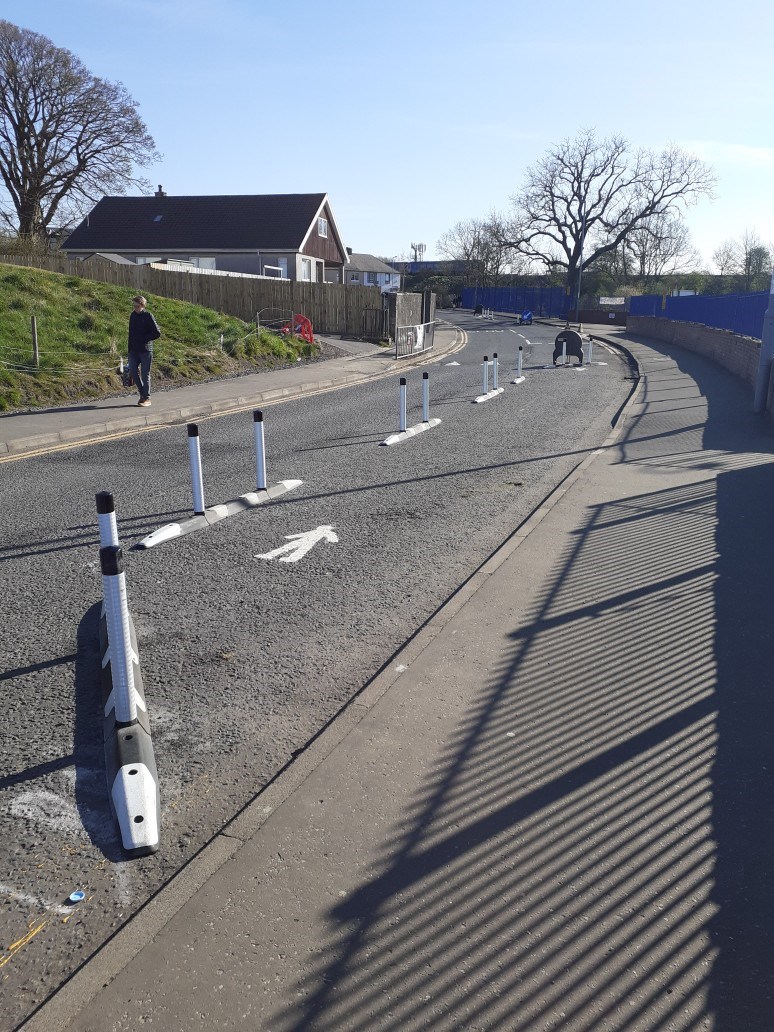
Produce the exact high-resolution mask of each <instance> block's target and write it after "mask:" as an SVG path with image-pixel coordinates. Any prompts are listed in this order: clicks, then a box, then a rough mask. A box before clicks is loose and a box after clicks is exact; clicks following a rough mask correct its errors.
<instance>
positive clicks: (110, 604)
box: [99, 545, 137, 724]
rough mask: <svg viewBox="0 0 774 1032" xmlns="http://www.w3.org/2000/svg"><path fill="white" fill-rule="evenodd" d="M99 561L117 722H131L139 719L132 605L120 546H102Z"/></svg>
mask: <svg viewBox="0 0 774 1032" xmlns="http://www.w3.org/2000/svg"><path fill="white" fill-rule="evenodd" d="M99 562H100V566H101V568H102V590H103V593H104V598H105V619H106V620H107V632H108V645H109V648H110V672H111V674H112V678H113V691H114V693H115V704H116V721H117V722H118V723H119V724H131V723H133V722H134V721H136V720H137V699H136V697H135V693H134V671H133V669H132V642H131V637H130V633H129V605H128V602H127V599H126V577H125V574H124V561H123V556H122V554H121V549H120V548H119V547H118V546H117V545H109V546H108V547H107V548H100V550H99Z"/></svg>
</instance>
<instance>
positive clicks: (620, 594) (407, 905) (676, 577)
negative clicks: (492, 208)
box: [25, 332, 774, 1032]
mask: <svg viewBox="0 0 774 1032" xmlns="http://www.w3.org/2000/svg"><path fill="white" fill-rule="evenodd" d="M606 336H608V337H609V338H610V339H614V338H618V340H619V341H620V342H621V343H625V346H626V347H627V348H628V350H629V351H630V352H631V353H632V354H633V356H634V357H635V359H636V360H637V362H638V363H639V366H640V370H641V380H640V383H639V386H638V389H637V391H636V393H635V394H634V395H633V397H632V398H631V399H630V402H629V404H628V407H627V410H626V411H625V413H624V416H623V419H622V421H620V422H619V424H618V426H617V428H616V429H615V430H614V431H613V433H612V435H611V437H610V438H609V440H608V441H607V442H606V444H605V446H604V447H603V448H601V449H599V450H598V451H597V452H595V453H594V454H592V455H591V456H589V457H587V458H586V459H584V461H583V462H581V464H580V465H579V466H578V467H577V468H576V469H575V471H574V472H573V473H572V474H571V475H570V477H569V478H568V479H567V480H566V481H565V482H564V484H563V485H561V487H560V488H559V489H557V491H555V492H554V494H553V495H552V496H551V497H550V498H549V499H547V500H546V502H545V504H544V505H543V506H541V507H540V508H539V509H538V510H537V511H536V512H535V513H534V514H533V515H532V516H531V517H530V518H529V519H528V520H527V521H526V523H525V524H524V525H523V526H521V527H518V528H516V529H515V531H514V533H513V535H512V537H511V538H510V539H509V540H508V541H507V542H505V543H504V545H503V546H502V547H501V548H500V549H499V550H498V551H497V552H496V553H495V554H494V555H493V556H491V558H490V559H489V560H488V561H487V562H486V563H485V564H484V565H483V566H482V567H481V568H480V569H479V570H478V571H476V573H474V574H473V576H472V577H471V578H470V579H469V580H468V581H467V582H466V583H465V584H464V585H463V586H462V587H461V588H460V589H459V590H458V591H457V592H456V593H455V594H454V595H453V596H452V597H451V598H450V599H449V601H448V603H447V604H446V605H445V606H444V607H443V608H442V609H441V610H440V611H439V612H438V613H437V615H436V616H435V617H434V618H433V619H432V620H431V621H430V622H429V623H428V624H427V625H426V626H425V627H424V628H422V629H421V630H420V631H419V633H418V634H417V635H416V636H415V637H414V638H412V639H411V640H410V641H409V642H408V644H407V645H406V646H405V647H404V649H403V650H402V651H401V653H399V654H398V655H397V656H396V657H394V659H393V661H392V662H391V663H390V665H389V668H387V669H385V670H384V671H383V672H382V673H381V674H380V675H379V676H378V677H377V678H376V679H375V680H374V681H372V682H371V683H370V684H368V685H367V686H366V687H365V689H364V690H363V692H362V693H361V694H360V695H359V696H358V697H357V698H356V699H355V700H353V702H352V703H351V704H350V706H349V707H348V708H347V709H346V710H345V711H344V712H343V713H342V714H341V715H340V716H339V717H338V718H337V719H336V720H335V721H334V722H333V723H332V724H331V725H329V726H328V727H327V728H325V729H324V730H323V732H322V733H321V734H320V735H319V736H318V738H317V739H315V740H314V742H313V743H312V744H311V745H310V747H309V748H308V749H307V750H306V751H305V752H304V753H303V754H301V755H300V756H299V758H298V760H297V761H296V762H295V763H294V764H293V765H292V767H291V768H290V769H289V770H288V771H287V772H286V773H285V774H283V775H282V776H281V777H280V778H278V779H277V780H275V781H274V782H273V783H271V784H270V785H269V786H268V787H267V788H266V789H265V790H264V791H263V792H262V793H261V794H260V795H258V796H257V797H256V798H255V800H254V801H253V802H252V803H251V804H250V805H249V806H248V807H247V808H246V809H245V810H244V811H243V812H242V813H241V814H240V815H238V816H237V817H236V818H235V820H233V821H232V822H231V823H230V824H229V825H227V826H226V827H225V828H224V830H223V831H222V833H221V834H219V835H218V836H217V837H216V838H215V839H214V840H213V841H212V842H211V843H210V844H209V845H208V846H207V847H206V848H205V849H204V850H203V851H202V852H201V853H200V854H199V855H198V856H197V857H195V858H194V860H193V861H192V862H191V863H190V864H189V865H188V867H187V868H186V869H184V870H183V871H182V872H181V873H180V874H179V875H178V876H177V877H176V878H174V879H173V881H172V882H171V883H170V884H169V885H168V886H167V887H166V888H165V889H164V890H163V891H162V892H161V893H159V895H158V896H156V897H155V898H154V899H153V900H151V901H150V903H148V904H147V905H146V906H145V908H144V909H143V910H142V911H141V912H140V913H139V914H138V915H137V916H136V917H135V918H134V919H133V920H132V921H131V922H130V923H129V924H128V925H127V926H126V927H125V928H124V929H122V930H121V931H120V932H119V933H118V934H117V935H116V936H115V937H114V938H113V939H112V940H111V941H110V942H108V943H107V944H106V945H105V946H104V947H103V948H102V949H101V950H100V951H99V953H98V954H96V956H95V957H94V958H92V960H91V961H90V962H89V963H88V964H87V965H85V967H83V968H82V969H81V970H80V971H78V972H77V973H76V974H75V975H74V976H73V978H72V979H71V980H70V981H69V982H68V983H67V984H66V985H65V986H64V987H63V988H62V989H61V990H60V991H59V993H58V994H56V996H55V997H53V998H52V1000H51V1001H49V1003H48V1004H46V1005H44V1006H43V1008H41V1009H40V1010H39V1011H38V1012H37V1014H35V1015H34V1016H33V1017H32V1018H31V1019H30V1020H29V1021H28V1022H27V1024H26V1025H25V1028H26V1029H28V1030H29V1032H40V1030H45V1032H54V1030H64V1029H67V1030H71V1032H75V1030H79V1032H86V1030H93V1032H96V1030H100V1032H102V1030H111V1032H118V1030H129V1029H132V1030H134V1029H137V1028H140V1027H144V1026H145V1025H152V1026H153V1027H155V1028H160V1029H164V1030H165V1032H173V1030H177V1029H181V1030H182V1029H185V1030H186V1032H196V1030H202V1032H203V1030H212V1029H250V1030H267V1032H268V1030H271V1032H289V1030H297V1032H300V1030H312V1029H314V1030H328V1032H334V1030H336V1032H339V1030H347V1029H358V1030H379V1032H387V1030H389V1032H399V1030H400V1032H405V1030H413V1029H416V1030H419V1029H434V1030H441V1029H443V1030H447V1029H448V1030H461V1029H464V1030H483V1029H502V1030H509V1032H512V1030H525V1032H527V1030H529V1032H531V1030H535V1029H541V1030H542V1029H562V1030H584V1032H585V1030H590V1029H593V1030H608V1029H632V1030H633V1029H638V1030H645V1029H647V1030H651V1029H652V1030H663V1029H670V1030H672V1029H679V1030H682V1029H686V1030H687V1029H704V1030H707V1029H713V1030H722V1032H730V1030H732V1029H733V1030H740V1029H744V1030H746V1032H754V1030H761V1032H762V1030H764V1029H767V1030H768V1029H770V1028H771V1027H772V1023H771V1014H772V1013H774V891H772V886H771V881H772V873H773V868H774V863H773V861H772V857H773V856H774V762H772V745H771V741H772V739H771V732H770V729H771V727H772V726H774V694H772V693H771V691H770V671H771V669H772V660H773V659H774V636H773V634H772V628H771V620H770V615H769V614H770V597H771V587H770V581H771V576H772V570H774V536H773V535H772V534H771V532H770V513H771V511H772V503H774V475H772V474H774V469H772V465H773V464H774V439H773V438H772V434H771V429H770V426H769V424H768V423H767V422H765V421H761V420H759V419H758V418H757V417H753V416H752V414H751V412H750V409H751V399H750V398H749V396H748V394H749V392H748V391H747V390H746V389H745V387H744V386H743V385H742V384H741V383H740V382H738V381H736V380H734V379H733V378H731V377H730V376H729V375H728V374H726V373H725V372H723V371H722V370H720V369H718V368H717V367H713V366H712V365H710V364H709V363H707V362H706V361H704V360H702V359H700V358H698V357H697V356H694V355H691V354H688V353H683V352H680V351H679V350H678V349H670V350H669V351H668V350H667V349H666V347H665V346H662V345H658V344H649V343H648V342H647V341H642V340H633V339H631V338H628V339H627V338H626V337H625V334H624V333H622V332H619V333H614V332H608V333H607V334H606Z"/></svg>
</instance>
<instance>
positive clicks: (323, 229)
mask: <svg viewBox="0 0 774 1032" xmlns="http://www.w3.org/2000/svg"><path fill="white" fill-rule="evenodd" d="M317 235H318V236H321V237H327V236H328V220H327V219H318V220H317Z"/></svg>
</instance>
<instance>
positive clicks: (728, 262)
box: [712, 240, 739, 276]
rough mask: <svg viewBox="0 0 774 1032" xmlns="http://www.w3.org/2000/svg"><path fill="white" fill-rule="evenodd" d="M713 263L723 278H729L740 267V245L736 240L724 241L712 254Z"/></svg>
mask: <svg viewBox="0 0 774 1032" xmlns="http://www.w3.org/2000/svg"><path fill="white" fill-rule="evenodd" d="M712 261H713V262H714V263H715V267H716V268H717V270H718V272H719V273H720V275H721V276H729V275H731V274H732V273H734V272H736V270H737V269H738V267H739V245H738V244H737V242H736V241H735V240H724V241H723V243H722V244H720V246H719V247H716V248H715V250H714V251H713V252H712Z"/></svg>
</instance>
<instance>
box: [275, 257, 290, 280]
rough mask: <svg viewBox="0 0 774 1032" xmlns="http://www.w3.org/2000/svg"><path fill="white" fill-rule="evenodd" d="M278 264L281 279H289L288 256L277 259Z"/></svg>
mask: <svg viewBox="0 0 774 1032" xmlns="http://www.w3.org/2000/svg"><path fill="white" fill-rule="evenodd" d="M277 265H278V266H279V270H280V279H287V278H288V260H287V258H278V259H277Z"/></svg>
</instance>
